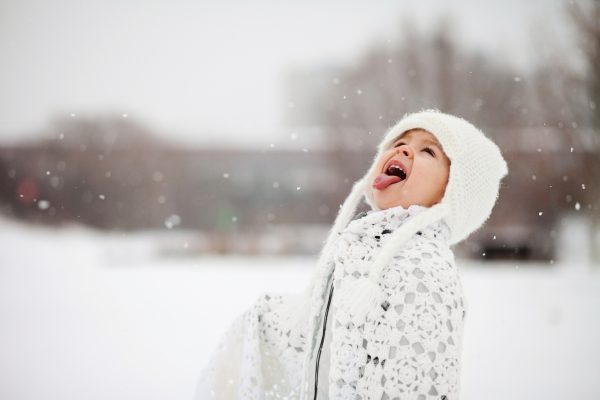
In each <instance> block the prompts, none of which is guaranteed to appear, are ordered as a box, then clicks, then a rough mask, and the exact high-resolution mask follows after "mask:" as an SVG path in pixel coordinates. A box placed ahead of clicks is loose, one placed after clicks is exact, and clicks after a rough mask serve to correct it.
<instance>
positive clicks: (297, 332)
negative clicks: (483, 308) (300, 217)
mask: <svg viewBox="0 0 600 400" xmlns="http://www.w3.org/2000/svg"><path fill="white" fill-rule="evenodd" d="M420 211H421V209H419V208H409V209H408V210H405V209H402V208H391V209H388V210H383V211H376V212H370V213H369V214H367V215H365V216H363V217H361V218H358V219H355V220H354V221H352V222H350V224H348V226H347V227H346V229H344V231H343V232H341V234H340V235H339V237H338V239H337V241H336V242H335V244H334V246H333V247H332V254H331V255H330V256H329V257H328V258H327V261H326V262H325V263H324V264H323V265H319V266H317V271H316V277H317V279H318V281H317V282H316V284H315V285H314V287H313V292H312V295H311V296H305V295H302V294H300V295H270V294H266V295H264V296H262V297H260V298H259V299H258V301H257V302H256V303H255V304H254V305H253V306H252V307H251V308H250V309H249V310H247V311H246V312H245V313H244V314H242V315H241V316H240V317H239V318H238V320H236V321H235V323H234V324H233V325H232V326H231V327H230V329H229V330H228V332H227V333H226V334H225V335H224V337H223V339H222V342H221V344H220V345H219V347H218V348H217V349H216V350H215V352H214V353H213V355H212V357H211V360H210V361H209V363H208V365H207V367H206V369H205V370H204V372H203V373H202V375H201V379H200V381H199V383H198V387H197V392H196V399H197V400H200V399H210V398H216V399H299V398H300V393H301V388H304V391H303V394H304V395H305V396H306V397H305V398H307V399H308V398H310V399H312V395H313V394H314V393H312V392H311V390H306V389H307V388H310V387H311V385H313V384H314V374H315V372H316V371H315V370H314V368H315V362H314V361H315V360H314V357H315V353H316V352H315V351H314V350H315V346H318V342H319V341H320V339H321V336H320V335H321V333H322V330H321V329H319V328H321V327H322V326H321V322H322V321H323V313H324V308H325V303H326V300H327V299H326V296H327V293H328V290H327V288H328V286H327V282H328V279H329V277H331V274H333V284H334V287H335V289H336V290H335V291H334V294H333V297H332V302H331V306H330V310H329V318H331V321H329V324H328V325H329V326H330V327H331V331H332V332H331V341H330V342H326V343H325V344H324V345H325V346H328V348H327V351H328V352H329V357H327V360H326V361H327V362H328V364H327V363H325V364H321V365H320V368H325V369H326V370H327V374H326V376H328V386H329V398H330V399H361V400H367V399H376V400H381V399H390V400H391V399H398V400H408V399H410V400H430V399H436V400H441V399H446V400H457V399H458V393H459V376H460V353H461V341H462V329H463V322H464V317H465V304H464V302H463V295H462V287H461V282H460V278H459V274H458V271H457V269H456V266H455V263H454V256H453V253H452V251H451V250H450V248H449V247H448V244H447V239H448V237H449V231H448V227H447V226H446V224H445V223H443V222H439V223H436V224H433V225H431V226H429V227H427V228H425V229H423V230H422V231H420V232H419V233H418V234H417V235H415V236H414V237H413V238H412V239H410V240H409V241H408V242H407V243H406V244H405V245H404V246H403V247H402V248H401V249H399V251H398V253H397V254H396V255H395V256H394V258H393V261H392V262H391V263H390V265H389V266H387V267H386V268H385V269H384V271H383V273H382V275H381V279H380V281H379V282H378V284H379V288H380V290H381V291H383V292H384V293H385V295H386V296H385V297H386V300H385V301H384V302H383V303H382V304H380V305H379V306H378V307H376V308H373V309H372V310H371V311H370V312H369V313H368V314H367V316H366V318H365V320H364V321H363V322H362V323H360V324H355V323H353V322H352V315H350V313H349V311H347V310H346V308H344V307H340V304H339V301H340V300H339V298H338V297H336V296H335V292H336V291H337V289H338V288H341V287H343V285H344V284H348V282H351V281H352V280H356V279H365V277H366V276H367V275H368V271H369V265H370V263H371V262H372V261H373V259H374V257H375V256H376V254H377V251H378V249H379V248H380V247H381V246H382V245H383V244H384V243H385V242H386V240H387V238H388V237H389V236H390V235H389V233H391V232H393V231H394V230H395V229H398V227H399V226H401V225H402V223H403V222H404V221H405V220H406V219H407V218H410V216H411V215H414V214H415V213H418V212H420ZM301 310H305V312H302V311H301ZM311 321H312V322H311ZM328 329H330V328H329V327H328ZM321 379H322V378H321Z"/></svg>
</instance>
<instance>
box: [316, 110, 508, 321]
mask: <svg viewBox="0 0 600 400" xmlns="http://www.w3.org/2000/svg"><path fill="white" fill-rule="evenodd" d="M416 128H419V129H423V130H425V131H427V132H429V133H431V134H432V135H434V136H435V137H436V138H437V140H438V141H439V142H440V144H441V145H442V148H443V150H444V153H446V155H447V156H448V158H449V159H450V163H451V164H450V173H449V177H448V184H447V186H446V191H445V193H444V196H443V198H442V200H441V201H440V202H439V203H438V204H435V205H433V206H431V207H430V208H429V209H427V210H425V211H422V212H420V213H418V214H417V215H415V216H413V217H412V218H410V219H408V220H407V221H406V222H405V223H404V224H402V225H401V226H400V228H398V229H397V230H395V231H394V232H393V233H392V236H391V237H390V239H389V240H388V242H387V243H386V244H385V245H384V246H383V248H382V249H381V251H380V252H379V254H378V255H377V256H376V259H375V261H374V264H373V265H372V266H371V268H370V272H369V279H368V280H366V279H359V280H357V281H356V283H357V285H359V286H355V287H345V288H343V289H345V290H344V291H345V292H347V293H348V296H347V299H346V300H347V301H349V302H352V303H353V304H354V305H353V306H352V307H353V308H354V307H358V308H360V309H362V311H363V312H365V311H368V308H369V307H370V305H372V304H375V303H377V302H379V301H381V300H382V299H379V298H378V297H377V293H381V292H380V291H379V290H378V287H377V282H378V281H379V276H380V274H381V272H382V270H383V268H384V267H385V266H386V265H387V264H388V263H389V261H390V260H391V258H392V257H393V256H394V254H395V253H396V252H397V251H398V248H400V247H401V246H402V245H403V244H404V243H405V242H406V241H407V240H408V239H410V238H411V237H412V236H413V235H414V234H415V233H416V232H418V231H419V230H421V229H423V228H425V227H427V226H428V225H430V224H432V223H434V222H435V221H437V220H440V219H443V220H444V221H445V222H446V223H447V225H448V227H449V228H450V244H456V243H458V242H460V241H461V240H463V239H465V238H466V237H467V236H469V235H470V234H471V233H472V232H474V231H475V230H477V229H478V228H479V227H481V225H483V223H484V222H485V221H486V220H487V219H488V217H489V215H490V213H491V211H492V208H493V207H494V204H495V203H496V199H497V197H498V192H499V188H500V181H501V179H502V178H503V177H504V176H506V174H507V173H508V167H507V165H506V161H505V160H504V158H503V157H502V154H501V153H500V149H499V148H498V146H496V144H495V143H494V142H492V141H491V140H490V139H489V138H487V137H486V136H485V135H484V134H483V132H481V131H480V130H479V129H477V128H476V127H475V126H473V125H472V124H471V123H469V122H467V121H466V120H464V119H462V118H459V117H455V116H453V115H448V114H444V113H442V112H440V111H438V110H424V111H420V112H416V113H412V114H407V115H405V116H404V117H403V118H402V119H401V120H400V121H399V122H398V123H396V124H395V125H394V126H393V127H392V128H390V129H389V130H388V131H387V133H386V134H385V136H384V138H383V140H382V141H381V143H380V144H379V146H378V151H377V154H376V155H375V158H374V160H373V164H372V165H371V167H370V168H369V170H368V171H367V173H366V174H365V176H363V177H362V178H361V179H359V180H358V181H356V182H355V183H354V186H353V187H352V191H351V192H350V194H349V195H348V197H347V198H346V201H345V202H344V204H343V205H342V207H341V210H340V212H339V213H338V215H337V217H336V220H335V222H334V225H333V227H332V229H331V231H330V234H329V236H328V238H327V241H326V243H325V246H324V247H323V250H322V252H321V259H320V261H324V260H322V258H324V257H326V254H328V252H329V249H330V247H331V246H332V245H333V242H334V241H335V239H336V238H337V236H338V234H339V233H340V232H341V231H342V230H343V229H344V228H345V227H346V225H347V224H348V223H349V222H350V220H351V219H352V217H353V216H354V213H355V211H356V207H357V205H358V203H359V202H360V200H361V198H362V196H363V195H364V196H365V199H366V201H367V203H368V204H369V205H370V206H371V208H373V209H374V210H379V208H378V207H377V205H376V204H375V201H374V198H373V189H372V187H371V182H370V181H369V179H372V178H373V177H374V176H375V172H376V171H375V168H376V167H377V161H378V160H379V158H380V156H381V155H382V154H383V153H384V152H385V151H386V150H388V149H389V148H390V147H391V146H392V145H393V143H394V142H395V140H396V139H398V138H399V137H400V136H401V135H402V134H403V133H405V132H407V131H409V130H411V129H416ZM357 293H360V294H361V295H360V296H356V294H357ZM355 311H356V310H355ZM362 314H363V313H362V312H358V315H359V318H360V315H362Z"/></svg>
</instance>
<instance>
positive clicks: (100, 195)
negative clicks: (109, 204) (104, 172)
mask: <svg viewBox="0 0 600 400" xmlns="http://www.w3.org/2000/svg"><path fill="white" fill-rule="evenodd" d="M98 198H99V199H100V200H104V199H106V196H104V195H103V194H99V195H98Z"/></svg>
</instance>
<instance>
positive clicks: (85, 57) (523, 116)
mask: <svg viewBox="0 0 600 400" xmlns="http://www.w3.org/2000/svg"><path fill="white" fill-rule="evenodd" d="M0 88H1V89H2V90H0V236H1V238H0V243H1V245H2V252H0V321H1V325H0V398H2V399H38V398H42V397H43V398H49V399H54V398H56V399H59V398H60V399H79V398H88V399H104V398H115V399H130V398H142V397H143V398H146V399H164V398H191V396H192V394H193V390H194V384H195V380H196V378H197V376H198V374H199V371H200V369H201V368H202V367H203V365H204V363H205V362H206V360H207V357H208V354H209V353H210V352H211V350H212V348H213V347H214V346H215V345H216V342H217V340H218V338H219V336H220V335H221V333H222V331H223V330H224V329H225V328H226V327H227V325H228V324H229V323H230V322H231V320H232V319H233V318H234V317H235V316H237V315H238V314H239V313H241V312H242V311H243V310H244V309H245V308H246V307H248V306H249V305H250V304H251V303H252V302H253V300H254V299H255V298H256V297H257V296H258V295H259V294H260V293H261V292H263V291H276V292H286V291H288V292H289V291H300V290H302V289H303V288H304V285H305V284H306V283H307V281H308V277H309V276H310V273H311V271H312V268H313V266H314V263H315V261H316V258H317V253H318V251H319V250H320V248H321V246H322V242H323V240H324V239H325V236H326V234H327V231H328V229H329V228H330V227H331V224H332V222H333V219H334V218H335V215H336V212H337V210H338V209H339V205H340V204H341V203H342V202H343V200H344V199H345V197H346V196H347V194H348V192H349V190H350V188H351V185H352V183H353V182H354V181H355V180H356V179H358V178H360V177H361V176H362V175H363V174H364V173H365V171H366V169H367V168H368V166H369V165H370V163H371V161H372V158H373V156H374V154H375V146H376V145H377V144H378V142H379V141H380V139H381V137H382V136H383V134H384V133H385V131H386V129H387V128H389V127H390V126H392V125H393V124H394V123H395V122H396V121H397V120H398V119H400V118H401V117H402V115H403V114H404V113H406V112H411V111H416V110H419V109H421V108H432V107H434V108H439V109H440V110H442V111H444V112H448V113H453V114H457V115H460V116H463V117H465V118H467V119H468V120H471V121H472V122H474V123H475V125H477V126H478V127H480V128H481V129H482V130H483V131H484V132H486V134H488V135H489V136H490V137H492V138H493V139H494V140H495V141H496V142H497V143H498V145H499V146H500V147H501V149H502V150H503V153H504V154H505V157H506V158H507V160H508V163H509V169H510V175H509V176H508V177H507V178H506V180H505V181H504V183H503V186H502V189H501V193H500V199H499V202H498V204H497V206H496V208H495V209H494V212H493V214H492V217H491V219H490V220H489V222H488V224H487V225H486V226H485V227H484V228H482V229H481V230H479V231H478V232H476V233H475V234H473V235H472V236H471V237H470V238H469V239H468V240H466V241H465V242H463V243H462V244H460V245H459V246H457V247H456V249H455V252H456V254H457V256H458V257H459V258H460V259H459V260H458V263H457V264H458V265H459V268H460V269H461V270H462V271H461V272H462V276H463V285H464V288H465V292H466V298H467V304H468V309H469V310H470V315H469V317H468V318H467V324H466V331H465V344H464V349H465V350H464V354H463V357H464V367H463V380H462V386H463V389H462V393H463V398H464V399H467V400H469V399H480V398H486V399H506V398H511V399H531V398H545V399H564V398H578V399H597V398H598V396H599V394H598V393H600V380H598V379H597V378H598V376H600V340H598V338H599V337H600V314H599V313H598V309H599V307H600V201H599V197H600V117H599V115H600V114H599V113H598V110H597V108H598V106H599V105H600V3H599V2H598V1H571V2H566V1H558V0H552V1H548V0H547V1H529V2H526V3H525V2H521V1H513V0H510V1H504V2H494V3H492V2H488V3H483V2H476V1H472V0H462V1H456V2H452V3H449V2H443V1H434V0H427V1H419V2H406V1H405V2H393V1H383V0H382V1H377V2H366V1H353V2H342V1H326V2H317V1H313V0H310V1H304V2H295V3H292V2H275V1H270V0H257V1H254V2H241V1H234V0H229V1H222V2H208V1H203V2H201V1H197V2H166V1H148V2H143V3H142V2H135V1H119V2H117V1H113V0H109V1H104V2H102V3H100V2H96V3H85V2H76V1H69V0H58V1H54V2H41V1H39V2H34V1H19V2H17V1H11V0H3V1H2V2H0ZM361 207H362V209H366V207H367V206H366V205H365V204H363V205H362V206H361Z"/></svg>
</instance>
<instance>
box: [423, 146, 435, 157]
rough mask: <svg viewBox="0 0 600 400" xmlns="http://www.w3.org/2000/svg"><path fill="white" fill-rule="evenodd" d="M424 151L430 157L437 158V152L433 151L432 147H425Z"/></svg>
mask: <svg viewBox="0 0 600 400" xmlns="http://www.w3.org/2000/svg"><path fill="white" fill-rule="evenodd" d="M423 151H425V152H427V153H429V154H430V155H432V156H433V157H435V151H433V149H432V148H431V147H425V148H424V149H423Z"/></svg>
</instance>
